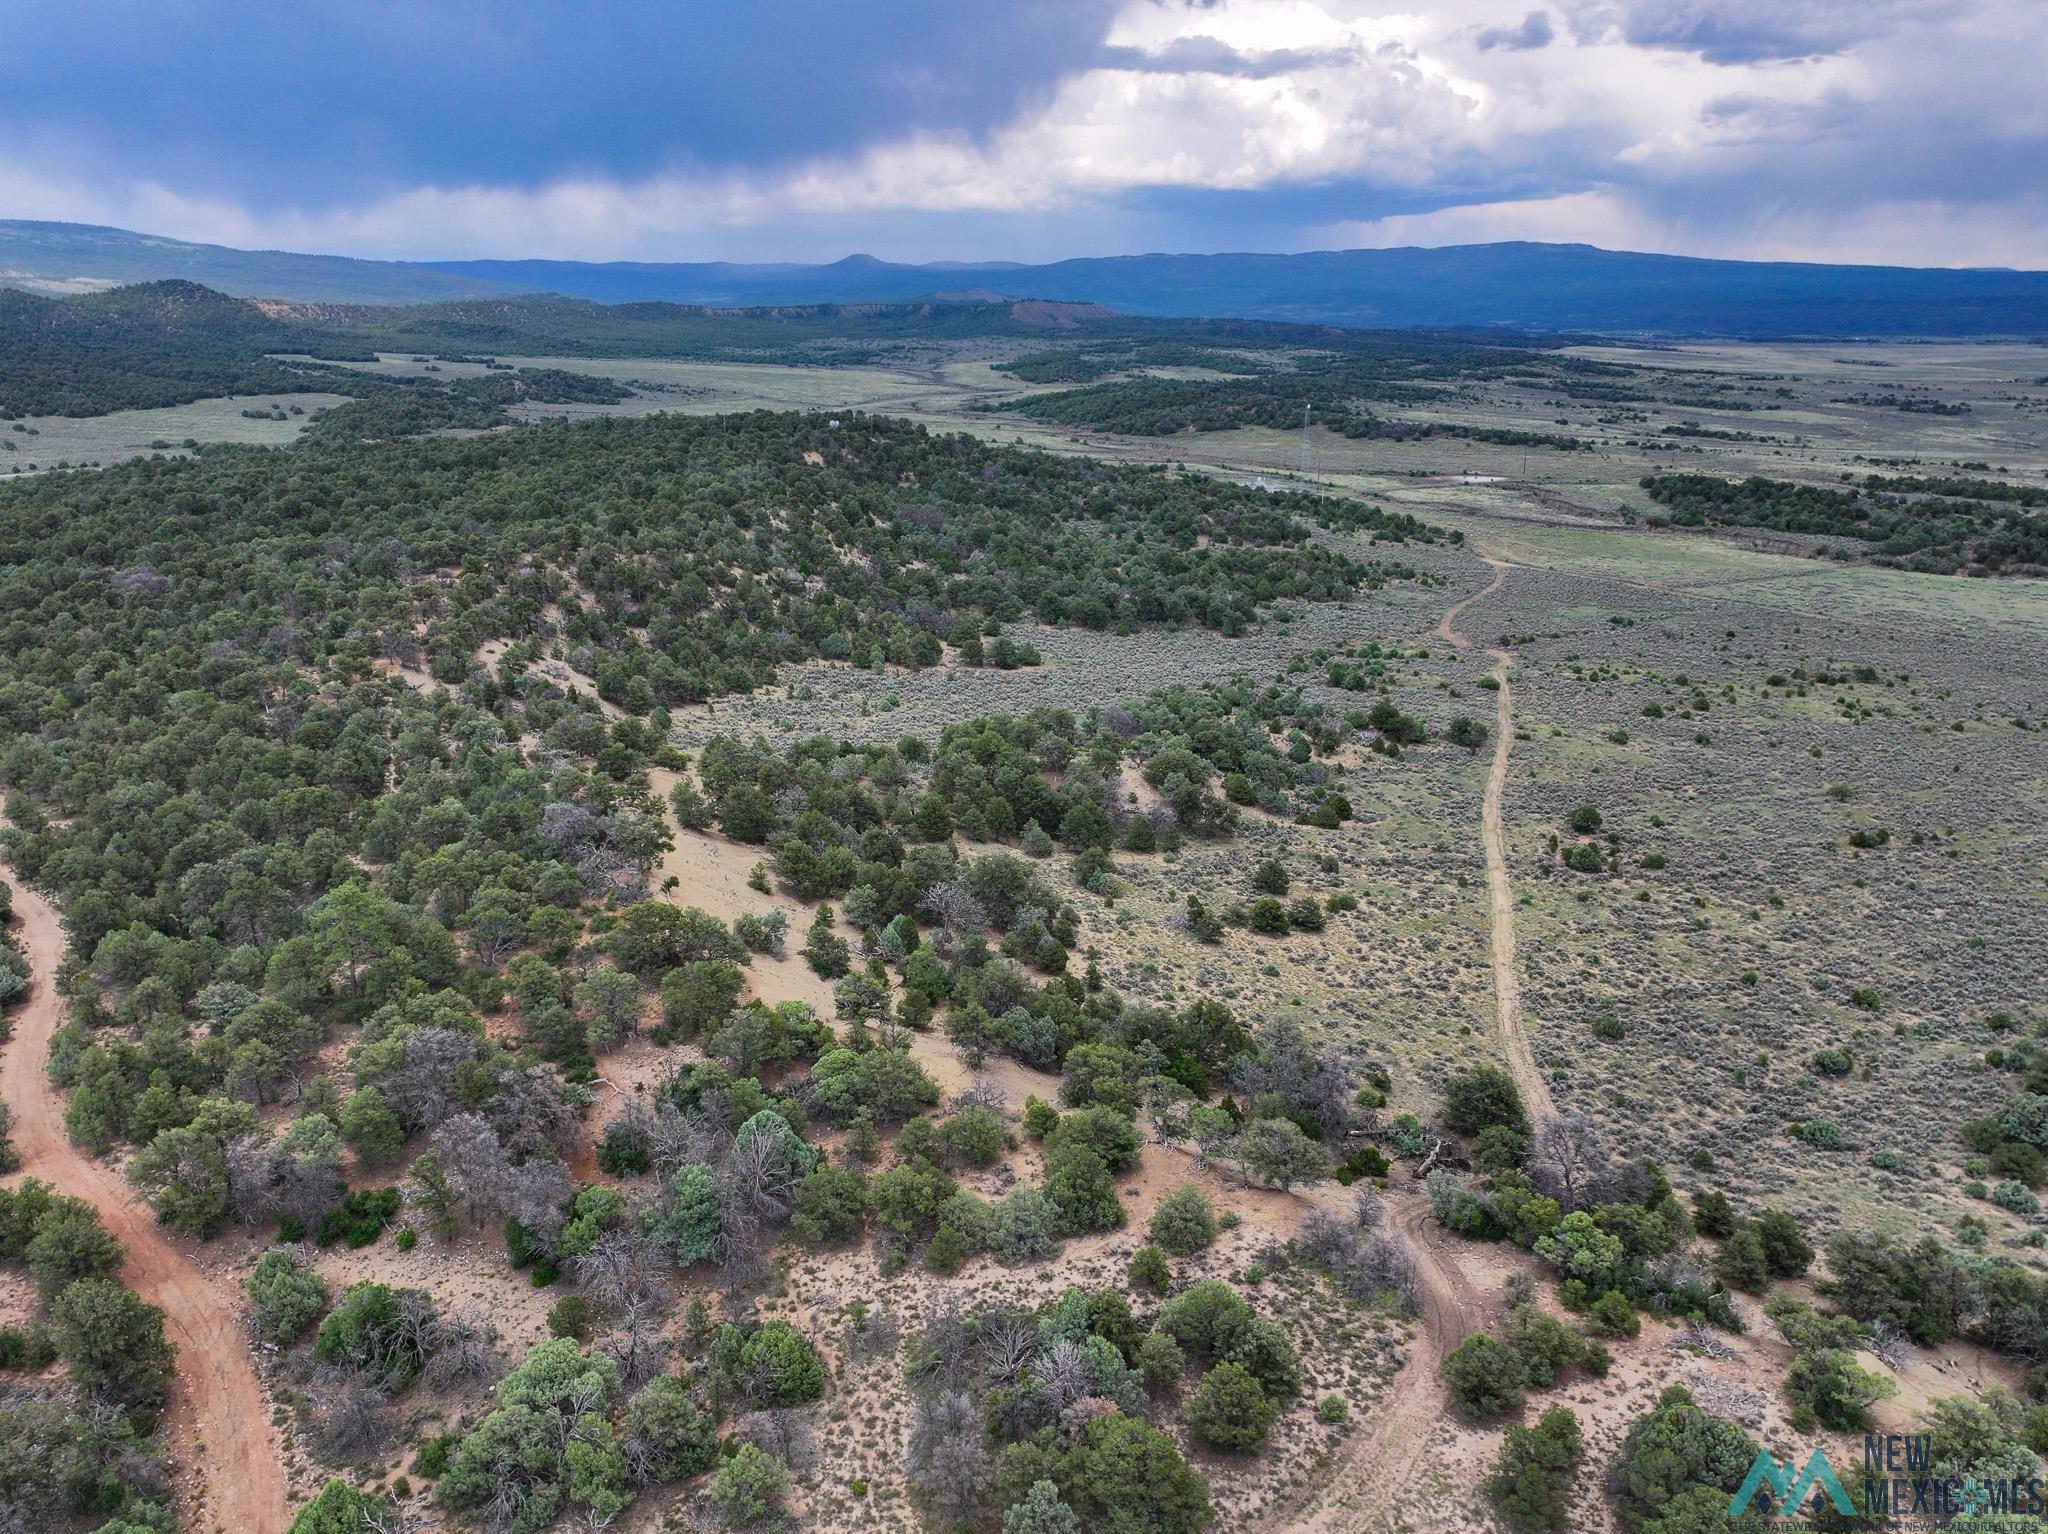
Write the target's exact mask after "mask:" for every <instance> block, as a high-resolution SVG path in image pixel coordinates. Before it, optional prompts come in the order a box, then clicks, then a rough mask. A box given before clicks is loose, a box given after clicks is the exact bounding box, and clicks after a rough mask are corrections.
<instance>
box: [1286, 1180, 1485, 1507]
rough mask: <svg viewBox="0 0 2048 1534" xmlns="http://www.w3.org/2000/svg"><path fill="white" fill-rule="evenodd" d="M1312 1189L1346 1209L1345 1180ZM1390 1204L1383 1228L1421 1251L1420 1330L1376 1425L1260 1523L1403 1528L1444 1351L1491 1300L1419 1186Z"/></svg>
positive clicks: (1422, 1464)
mask: <svg viewBox="0 0 2048 1534" xmlns="http://www.w3.org/2000/svg"><path fill="white" fill-rule="evenodd" d="M1306 1197H1307V1198H1308V1199H1309V1201H1310V1202H1312V1203H1316V1204H1319V1205H1321V1206H1323V1207H1324V1208H1327V1209H1329V1211H1330V1212H1331V1213H1333V1214H1339V1215H1342V1214H1345V1213H1347V1212H1348V1204H1349V1200H1350V1194H1349V1193H1348V1192H1345V1191H1343V1190H1341V1189H1325V1188H1321V1187H1317V1188H1314V1189H1310V1190H1306ZM1340 1204H1341V1205H1342V1206H1344V1207H1339V1206H1340ZM1386 1210H1387V1228H1388V1229H1389V1230H1393V1231H1398V1232H1399V1233H1400V1234H1401V1236H1402V1237H1403V1238H1405V1239H1406V1241H1407V1242H1408V1247H1409V1250H1410V1251H1412V1252H1413V1253H1414V1254H1415V1276H1416V1280H1417V1287H1418V1288H1419V1289H1420V1291H1421V1302H1422V1303H1421V1311H1420V1314H1419V1315H1418V1316H1417V1318H1416V1327H1415V1335H1414V1336H1413V1337H1412V1338H1411V1339H1410V1341H1409V1343H1408V1353H1407V1357H1406V1359H1405V1360H1404V1361H1403V1363H1402V1366H1401V1373H1400V1375H1399V1377H1398V1378H1396V1379H1395V1380H1394V1382H1393V1384H1392V1385H1391V1386H1389V1387H1388V1390H1387V1393H1386V1395H1385V1397H1384V1398H1383V1399H1381V1400H1380V1401H1378V1402H1375V1403H1374V1407H1373V1416H1372V1420H1371V1425H1370V1426H1369V1427H1367V1428H1366V1429H1365V1430H1364V1431H1362V1432H1360V1433H1356V1434H1354V1435H1353V1436H1352V1437H1351V1438H1349V1439H1347V1440H1346V1441H1345V1444H1344V1447H1343V1449H1342V1450H1341V1451H1340V1452H1339V1456H1338V1457H1337V1458H1336V1459H1335V1460H1334V1461H1333V1462H1332V1463H1331V1465H1330V1467H1329V1469H1328V1472H1327V1473H1326V1475H1325V1477H1324V1479H1323V1482H1322V1484H1321V1485H1320V1486H1317V1487H1316V1488H1315V1489H1314V1490H1313V1491H1312V1492H1311V1493H1310V1495H1309V1496H1308V1498H1307V1499H1306V1500H1305V1501H1303V1502H1301V1503H1299V1504H1297V1505H1296V1506H1294V1507H1292V1508H1290V1509H1287V1510H1286V1511H1284V1512H1279V1513H1276V1514H1274V1515H1273V1516H1270V1517H1268V1518H1267V1519H1266V1520H1265V1521H1264V1522H1263V1523H1262V1525H1261V1528H1262V1530H1268V1531H1272V1534H1283V1531H1284V1534H1356V1531H1358V1530H1362V1529H1388V1530H1393V1529H1399V1528H1401V1527H1403V1526H1404V1518H1403V1510H1404V1509H1405V1508H1406V1507H1407V1506H1408V1504H1409V1502H1410V1501H1411V1499H1412V1496H1413V1493H1414V1489H1415V1482H1416V1480H1417V1478H1418V1477H1420V1476H1421V1475H1422V1473H1423V1471H1424V1470H1425V1469H1426V1468H1427V1466H1428V1464H1429V1459H1430V1456H1429V1453H1428V1452H1427V1445H1428V1443H1429V1441H1430V1437H1431V1435H1432V1433H1433V1432H1434V1430H1435V1427H1436V1424H1437V1423H1439V1422H1441V1421H1443V1419H1444V1417H1445V1416H1446V1415H1447V1414H1448V1413H1449V1411H1450V1398H1449V1396H1448V1395H1446V1394H1445V1392H1444V1385H1443V1377H1442V1375H1441V1374H1440V1373H1439V1370H1440V1368H1441V1366H1442V1364H1443V1361H1444V1356H1445V1355H1446V1354H1447V1353H1449V1352H1450V1351H1451V1350H1452V1349H1453V1348H1455V1347H1456V1346H1457V1345H1458V1344H1459V1343H1461V1342H1463V1341H1464V1340H1465V1339H1466V1338H1467V1337H1469V1336H1471V1335H1472V1334H1473V1333H1474V1332H1476V1331H1478V1330H1480V1328H1482V1327H1483V1326H1484V1325H1485V1324H1486V1319H1487V1315H1488V1305H1487V1302H1486V1300H1485V1298H1484V1296H1482V1295H1481V1294H1480V1293H1479V1291H1478V1290H1477V1289H1476V1288H1475V1287H1474V1286H1473V1284H1472V1282H1471V1280H1470V1279H1468V1278H1467V1277H1466V1276H1465V1272H1464V1270H1463V1269H1462V1268H1460V1267H1459V1266H1458V1262H1457V1258H1456V1257H1455V1256H1454V1255H1452V1253H1451V1252H1450V1250H1449V1249H1448V1247H1447V1246H1446V1245H1445V1244H1444V1241H1445V1238H1444V1235H1443V1232H1442V1230H1441V1229H1440V1228H1439V1227H1438V1226H1437V1225H1436V1223H1435V1222H1434V1221H1432V1220H1431V1219H1430V1217H1429V1200H1428V1198H1427V1197H1425V1196H1424V1194H1423V1193H1422V1191H1421V1189H1419V1188H1412V1189H1409V1190H1405V1191H1404V1190H1399V1189H1397V1190H1394V1191H1392V1192H1390V1194H1389V1196H1388V1198H1387V1200H1386Z"/></svg>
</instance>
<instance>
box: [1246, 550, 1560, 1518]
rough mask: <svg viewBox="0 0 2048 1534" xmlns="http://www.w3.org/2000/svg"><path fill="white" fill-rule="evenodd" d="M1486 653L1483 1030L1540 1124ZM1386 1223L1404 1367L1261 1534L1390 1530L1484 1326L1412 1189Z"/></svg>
mask: <svg viewBox="0 0 2048 1534" xmlns="http://www.w3.org/2000/svg"><path fill="white" fill-rule="evenodd" d="M1478 552H1479V557H1480V558H1481V559H1483V560H1485V561H1486V563H1487V565H1488V566H1490V567H1491V568H1492V571H1493V579H1492V580H1490V581H1488V582H1487V583H1486V585H1485V586H1483V587H1481V588H1480V589H1479V590H1477V591H1475V592H1473V593H1472V594H1471V595H1470V596H1467V597H1464V598H1462V599H1461V600H1459V601H1458V602H1456V603H1454V604H1452V605H1451V606H1450V607H1449V608H1447V609H1446V610H1445V611H1444V614H1443V616H1442V617H1441V618H1439V619H1438V620H1437V625H1436V632H1437V634H1438V636H1439V637H1440V638H1442V639H1443V640H1444V642H1445V643H1447V644H1449V645H1451V646H1453V647H1455V648H1457V649H1460V650H1464V649H1469V648H1470V647H1471V644H1472V641H1471V639H1470V638H1469V637H1468V636H1467V635H1465V634H1464V633H1463V632H1462V631H1461V630H1460V629H1459V628H1458V616H1459V614H1461V613H1463V612H1464V611H1465V609H1466V608H1468V607H1470V606H1472V604H1473V603H1475V602H1478V601H1481V600H1482V599H1484V598H1486V597H1489V596H1492V595H1493V594H1494V593H1495V592H1497V591H1499V590H1500V589H1501V587H1502V586H1503V585H1505V584H1506V581H1507V572H1508V569H1509V566H1508V565H1507V563H1506V562H1505V561H1503V560H1499V559H1496V558H1494V557H1493V556H1492V555H1491V554H1488V553H1486V552H1485V551H1484V550H1480V551H1478ZM1487 654H1488V655H1490V656H1492V658H1493V663H1494V664H1493V679H1494V682H1495V684H1496V686H1497V688H1498V692H1497V694H1496V697H1497V698H1498V705H1497V707H1496V709H1495V718H1494V746H1493V765H1492V768H1491V770H1490V771H1489V772H1488V773H1487V777H1486V795H1485V798H1484V800H1483V802H1482V805H1481V809H1480V840H1481V841H1482V842H1483V843H1484V845H1485V848H1486V884H1487V899H1488V906H1489V909H1490V913H1491V921H1490V927H1489V937H1488V942H1487V948H1488V953H1489V957H1490V959H1491V963H1492V969H1493V994H1494V1027H1495V1031H1496V1033H1497V1034H1498V1035H1499V1039H1500V1048H1501V1054H1502V1056H1503V1058H1504V1059H1505V1060H1506V1062H1507V1066H1508V1070H1509V1072H1510V1073H1511V1074H1512V1075H1513V1076H1514V1078H1515V1082H1516V1085H1517V1086H1519V1087H1520V1088H1521V1092H1522V1100H1523V1102H1524V1103H1526V1104H1527V1105H1528V1108H1529V1113H1530V1116H1531V1117H1532V1118H1535V1119H1537V1120H1541V1119H1544V1118H1547V1117H1549V1116H1550V1115H1551V1114H1552V1112H1553V1109H1552V1107H1551V1101H1550V1087H1549V1084H1548V1083H1547V1082H1545V1081H1544V1079H1543V1076H1542V1073H1541V1072H1540V1071H1538V1070H1537V1068H1536V1057H1535V1054H1534V1052H1533V1051H1532V1050H1531V1049H1530V1047H1529V1036H1528V1033H1527V1031H1526V1030H1525V1029H1524V1027H1523V1025H1522V992H1521V985H1520V981H1519V980H1518V978H1517V976H1516V973H1515V904H1514V893H1513V889H1512V887H1511V885H1510V884H1509V882H1508V859H1507V841H1506V837H1505V834H1504V832H1503V830H1502V824H1501V799H1502V795H1503V793H1504V791H1505V788H1506V785H1507V776H1508V753H1509V750H1510V749H1511V747H1512V744H1513V741H1514V738H1515V730H1514V693H1513V691H1512V689H1511V688H1510V686H1509V682H1508V668H1509V667H1510V666H1512V665H1513V664H1514V656H1513V655H1512V654H1511V653H1510V652H1509V651H1507V650H1505V649H1489V650H1488V651H1487ZM1305 1196H1306V1197H1308V1198H1309V1199H1310V1200H1311V1201H1312V1202H1316V1203H1320V1204H1325V1205H1326V1206H1327V1205H1328V1203H1329V1197H1330V1196H1329V1195H1328V1194H1324V1193H1322V1192H1321V1190H1311V1191H1310V1192H1308V1193H1307V1194H1305ZM1333 1212H1338V1211H1334V1210H1333ZM1387 1223H1388V1225H1389V1227H1390V1228H1392V1229H1394V1230H1397V1231H1399V1232H1400V1233H1401V1235H1402V1236H1404V1237H1405V1238H1406V1239H1407V1241H1408V1245H1409V1247H1410V1249H1411V1250H1412V1251H1413V1252H1414V1254H1415V1271H1416V1280H1417V1285H1418V1287H1419V1289H1420V1291H1421V1296H1420V1298H1421V1314H1420V1315H1419V1317H1418V1325H1417V1328H1416V1334H1415V1337H1414V1339H1413V1341H1412V1342H1411V1343H1410V1345H1409V1349H1408V1357H1407V1360H1406V1361H1405V1363H1404V1364H1403V1366H1402V1369H1401V1373H1400V1376H1399V1377H1398V1378H1397V1379H1396V1380H1395V1381H1394V1383H1393V1385H1392V1387H1391V1388H1390V1390H1389V1391H1388V1394H1387V1396H1386V1397H1385V1399H1384V1400H1383V1401H1382V1402H1381V1403H1380V1404H1379V1405H1378V1407H1377V1409H1376V1410H1375V1412H1374V1415H1373V1419H1372V1425H1371V1427H1370V1428H1369V1429H1367V1430H1366V1431H1365V1432H1363V1433H1360V1434H1358V1435H1356V1436H1354V1437H1353V1438H1352V1439H1351V1440H1350V1441H1349V1442H1348V1443H1347V1444H1346V1445H1345V1446H1344V1449H1343V1451H1342V1455H1341V1457H1340V1458H1339V1459H1337V1460H1336V1461H1335V1462H1334V1463H1332V1464H1331V1466H1330V1467H1329V1471H1328V1474H1327V1476H1326V1478H1325V1479H1324V1481H1323V1484H1322V1485H1321V1486H1320V1487H1318V1488H1316V1490H1315V1491H1314V1492H1313V1493H1312V1494H1311V1496H1310V1497H1309V1499H1308V1500H1307V1501H1305V1502H1302V1503H1300V1504H1298V1505H1296V1506H1295V1507H1294V1508H1292V1509H1291V1510H1289V1511H1285V1512H1277V1511H1276V1512H1275V1513H1273V1514H1271V1515H1269V1516H1268V1517H1267V1518H1265V1519H1264V1520H1262V1521H1261V1524H1260V1529H1261V1531H1262V1534H1281V1531H1285V1534H1356V1531H1358V1530H1362V1529H1368V1528H1387V1529H1392V1528H1399V1527H1402V1526H1403V1524H1404V1520H1403V1517H1402V1509H1403V1507H1404V1506H1405V1505H1406V1503H1407V1502H1408V1500H1409V1497H1410V1494H1411V1493H1412V1492H1413V1490H1414V1487H1415V1482H1416V1480H1417V1478H1418V1477H1419V1476H1421V1474H1422V1473H1423V1471H1424V1469H1425V1468H1426V1466H1427V1463H1428V1458H1429V1456H1428V1454H1427V1453H1426V1452H1425V1447H1426V1444H1427V1442H1428V1439H1429V1436H1430V1432H1431V1429H1432V1426H1433V1425H1434V1424H1435V1423H1436V1422H1438V1421H1440V1420H1441V1419H1442V1418H1443V1416H1444V1415H1445V1413H1446V1412H1447V1411H1448V1410H1449V1408H1450V1400H1449V1397H1448V1396H1447V1395H1446V1393H1445V1391H1444V1386H1443V1380H1442V1377H1441V1375H1440V1373H1439V1367H1440V1366H1441V1365H1442V1363H1443V1360H1444V1357H1445V1355H1446V1354H1448V1353H1450V1352H1451V1350H1452V1349H1454V1348H1456V1347H1457V1345H1458V1344H1459V1343H1461V1342H1463V1341H1464V1340H1465V1339H1466V1338H1467V1337H1469V1336H1471V1335H1472V1333H1473V1332H1475V1331H1477V1330H1479V1328H1480V1327H1481V1326H1482V1325H1484V1324H1485V1321H1486V1317H1487V1313H1488V1310H1489V1305H1488V1302H1487V1300H1486V1298H1485V1297H1484V1296H1483V1295H1482V1294H1481V1293H1480V1292H1479V1290H1478V1289H1477V1287H1476V1286H1475V1285H1474V1284H1473V1283H1472V1281H1471V1280H1470V1278H1468V1277H1467V1276H1466V1274H1465V1271H1464V1269H1463V1268H1461V1267H1460V1266H1459V1265H1458V1261H1457V1258H1456V1256H1455V1255H1454V1254H1453V1253H1452V1252H1451V1251H1450V1250H1449V1249H1448V1248H1447V1247H1446V1246H1444V1245H1442V1244H1441V1243H1442V1241H1443V1234H1442V1232H1441V1231H1440V1230H1438V1229H1437V1228H1436V1226H1435V1225H1434V1224H1433V1223H1432V1222H1431V1220H1430V1217H1429V1205H1428V1202H1427V1200H1426V1199H1424V1198H1423V1197H1421V1195H1420V1193H1419V1191H1416V1192H1411V1193H1408V1194H1406V1195H1404V1196H1399V1195H1397V1196H1396V1197H1393V1198H1389V1199H1388V1200H1387Z"/></svg>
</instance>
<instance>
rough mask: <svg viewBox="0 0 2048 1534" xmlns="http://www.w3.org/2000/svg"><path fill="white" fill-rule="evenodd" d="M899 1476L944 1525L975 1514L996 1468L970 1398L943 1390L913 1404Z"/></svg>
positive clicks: (1066, 1344) (979, 1419)
mask: <svg viewBox="0 0 2048 1534" xmlns="http://www.w3.org/2000/svg"><path fill="white" fill-rule="evenodd" d="M1060 1346H1061V1347H1065V1348H1072V1347H1073V1344H1072V1343H1061V1344H1060ZM1075 1351H1076V1353H1077V1355H1078V1352H1079V1350H1078V1349H1076V1350H1075ZM1083 1368H1084V1370H1085V1368H1086V1364H1085V1361H1084V1362H1083ZM903 1472H904V1475H905V1476H906V1477H907V1478H908V1479H909V1481H910V1482H911V1484H912V1485H914V1486H917V1487H918V1488H920V1489H921V1490H922V1491H923V1492H924V1494H925V1496H926V1497H927V1498H929V1499H930V1502H931V1505H932V1508H933V1510H934V1511H936V1512H937V1513H938V1514H939V1516H940V1517H941V1518H942V1519H943V1520H944V1521H945V1522H947V1523H948V1524H951V1523H955V1522H958V1521H960V1520H962V1519H965V1518H967V1517H969V1516H971V1515H972V1514H973V1513H974V1511H975V1509H976V1508H978V1507H979V1506H980V1504H981V1500H982V1498H983V1496H985V1495H986V1494H987V1491H988V1488H989V1484H990V1483H991V1482H992V1481H993V1480H994V1478H995V1464H994V1461H993V1459H992V1458H991V1456H990V1454H989V1448H988V1429H987V1428H986V1427H984V1426H983V1425H982V1419H981V1412H980V1410H979V1408H977V1407H976V1406H975V1404H974V1398H973V1397H972V1396H970V1395H969V1394H968V1393H967V1392H966V1391H964V1390H946V1391H941V1392H939V1393H938V1394H936V1395H931V1396H925V1397H921V1398H920V1399H919V1400H918V1402H917V1404H916V1405H915V1406H913V1407H912V1408H911V1413H910V1432H909V1435H908V1438H907V1439H906V1441H905V1443H904V1446H903Z"/></svg>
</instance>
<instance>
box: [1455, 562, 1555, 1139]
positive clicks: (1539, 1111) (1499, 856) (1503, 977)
mask: <svg viewBox="0 0 2048 1534" xmlns="http://www.w3.org/2000/svg"><path fill="white" fill-rule="evenodd" d="M1478 553H1479V557H1480V558H1481V559H1483V560H1485V561H1486V562H1487V564H1488V565H1490V566H1491V567H1492V568H1493V579H1492V580H1491V581H1489V582H1487V583H1486V585H1485V586H1483V587H1482V588H1480V589H1479V590H1478V591H1475V592H1473V593H1472V595H1470V596H1469V597H1466V598H1465V599H1464V600H1463V601H1462V602H1459V603H1457V604H1455V605H1454V606H1452V607H1450V608H1448V609H1446V611H1445V612H1444V615H1443V617H1441V618H1439V619H1438V620H1437V625H1436V631H1437V633H1438V634H1439V635H1440V636H1441V637H1442V638H1444V639H1445V640H1446V641H1448V642H1449V643H1450V644H1452V645H1454V646H1456V647H1457V648H1458V649H1460V650H1464V649H1469V648H1470V647H1471V644H1472V641H1471V639H1470V638H1469V637H1467V636H1466V635H1465V634H1464V633H1462V632H1461V631H1460V630H1459V628H1458V614H1460V613H1462V612H1463V611H1464V610H1465V609H1466V608H1468V607H1470V606H1471V605H1472V604H1473V603H1474V602H1477V601H1479V600H1480V599H1481V598H1482V597H1489V596H1491V595H1493V593H1494V592H1496V591H1498V590H1500V589H1501V587H1502V586H1503V585H1505V584H1506V582H1507V572H1508V568H1509V566H1508V565H1507V563H1506V561H1504V560H1499V559H1495V558H1494V557H1493V556H1492V555H1491V554H1489V553H1487V552H1486V551H1485V550H1484V549H1481V550H1479V551H1478ZM1486 653H1487V654H1488V655H1490V656H1492V657H1493V681H1494V686H1495V688H1496V689H1497V690H1496V692H1495V698H1496V699H1497V703H1496V706H1495V709H1494V729H1493V770H1492V771H1491V772H1489V773H1488V774H1487V775H1486V797H1485V799H1484V801H1483V802H1482V803H1481V806H1480V811H1479V836H1480V840H1481V841H1482V842H1484V843H1485V845H1486V891H1487V899H1488V902H1489V904H1490V905H1491V907H1492V911H1493V926H1492V935H1491V937H1490V939H1489V941H1488V943H1487V949H1488V952H1489V954H1490V956H1491V958H1492V961H1493V1011H1494V1031H1495V1032H1496V1033H1497V1034H1499V1036H1500V1048H1501V1053H1502V1055H1504V1056H1505V1057H1506V1059H1507V1066H1508V1071H1509V1073H1510V1074H1512V1075H1513V1076H1514V1078H1515V1085H1516V1086H1517V1087H1519V1088H1521V1092H1522V1101H1523V1102H1524V1103H1525V1104H1526V1105H1527V1106H1528V1109H1529V1117H1530V1118H1531V1119H1533V1120H1535V1121H1537V1122H1539V1123H1540V1122H1541V1121H1542V1120H1544V1119H1547V1118H1551V1117H1553V1116H1555V1112H1556V1110H1555V1109H1554V1108H1553V1107H1552V1106H1551V1101H1550V1083H1549V1082H1547V1081H1545V1080H1544V1079H1543V1073H1542V1072H1541V1071H1539V1070H1538V1069H1537V1068H1536V1055H1535V1052H1534V1051H1533V1050H1532V1049H1531V1048H1530V1047H1529V1031H1528V1029H1527V1028H1526V1027H1524V1026H1523V1023H1522V982H1521V979H1520V977H1519V976H1518V975H1517V973H1516V971H1515V895H1514V888H1513V886H1512V885H1511V884H1510V883H1509V882H1508V848H1507V837H1506V834H1505V832H1504V831H1503V830H1502V828H1501V795H1502V793H1503V791H1504V790H1505V789H1506V787H1507V781H1508V752H1509V751H1510V750H1512V749H1513V746H1514V740H1515V708H1514V689H1513V688H1512V687H1511V686H1510V685H1509V683H1508V668H1509V667H1510V666H1512V665H1513V664H1514V663H1515V657H1514V654H1513V652H1511V651H1509V650H1505V649H1489V650H1488V651H1487V652H1486Z"/></svg>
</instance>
